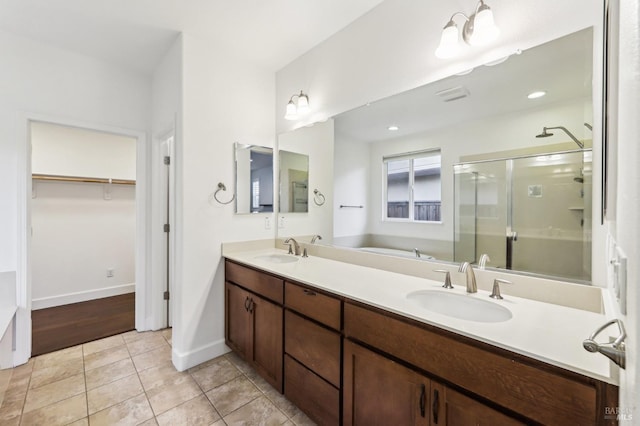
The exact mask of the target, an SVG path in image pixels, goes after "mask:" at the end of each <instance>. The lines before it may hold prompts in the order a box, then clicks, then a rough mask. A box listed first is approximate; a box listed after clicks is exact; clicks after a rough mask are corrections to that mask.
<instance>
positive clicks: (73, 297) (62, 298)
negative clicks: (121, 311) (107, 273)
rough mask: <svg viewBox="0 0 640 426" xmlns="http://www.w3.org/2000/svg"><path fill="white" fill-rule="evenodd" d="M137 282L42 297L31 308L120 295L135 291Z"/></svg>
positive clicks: (42, 307) (35, 308) (32, 302)
mask: <svg viewBox="0 0 640 426" xmlns="http://www.w3.org/2000/svg"><path fill="white" fill-rule="evenodd" d="M135 291H136V285H135V283H132V284H123V285H117V286H114V287H106V288H99V289H96V290H87V291H79V292H77V293H67V294H61V295H59V296H51V297H42V298H40V299H33V300H32V301H31V310H32V311H36V310H38V309H45V308H52V307H54V306H62V305H68V304H70V303H78V302H86V301H87V300H94V299H102V298H104V297H111V296H119V295H121V294H127V293H134V292H135Z"/></svg>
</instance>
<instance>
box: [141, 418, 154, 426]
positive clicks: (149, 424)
mask: <svg viewBox="0 0 640 426" xmlns="http://www.w3.org/2000/svg"><path fill="white" fill-rule="evenodd" d="M138 426H158V422H157V421H156V418H155V417H152V418H150V419H149V420H147V421H146V422H142V423H138Z"/></svg>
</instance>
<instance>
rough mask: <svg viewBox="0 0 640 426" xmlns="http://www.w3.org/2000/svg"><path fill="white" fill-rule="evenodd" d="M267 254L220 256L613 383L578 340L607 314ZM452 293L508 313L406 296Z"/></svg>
mask: <svg viewBox="0 0 640 426" xmlns="http://www.w3.org/2000/svg"><path fill="white" fill-rule="evenodd" d="M269 254H286V252H285V251H284V250H278V249H274V248H270V249H260V250H250V251H232V252H225V253H224V257H226V258H228V259H230V260H234V261H237V262H240V263H243V264H246V265H249V266H254V267H256V268H259V269H262V270H265V271H267V272H271V273H273V274H276V275H279V276H282V277H285V278H288V279H291V280H293V281H297V282H300V283H304V284H309V285H312V286H315V287H317V288H319V289H324V290H327V291H330V292H332V293H335V294H337V295H341V296H345V297H348V298H350V299H353V300H356V301H360V302H363V303H366V304H368V305H371V306H376V307H379V308H381V309H384V310H387V311H389V312H393V313H396V314H400V315H403V316H405V317H408V318H412V319H414V320H417V321H420V322H423V323H425V324H430V325H433V326H436V327H440V328H442V329H445V330H449V331H452V332H454V333H457V334H460V335H464V336H467V337H471V338H473V339H476V340H478V341H482V342H485V343H488V344H490V345H493V346H497V347H500V348H504V349H507V350H509V351H512V352H516V353H519V354H522V355H526V356H528V357H531V358H534V359H537V360H540V361H543V362H547V363H549V364H552V365H555V366H558V367H561V368H564V369H567V370H570V371H574V372H576V373H580V374H583V375H586V376H589V377H592V378H595V379H598V380H602V381H604V382H607V383H612V384H615V385H617V384H618V378H617V371H618V370H617V369H618V367H617V366H615V365H614V364H613V363H612V362H611V361H609V359H607V358H606V357H604V356H603V355H600V354H593V353H589V352H587V351H586V350H585V349H584V348H583V347H582V341H583V340H584V339H586V338H587V337H588V336H589V335H590V334H591V333H592V332H593V331H594V330H596V329H597V328H599V327H600V326H602V325H603V324H604V323H605V322H606V321H607V319H608V318H607V317H606V316H605V315H603V314H597V313H593V312H588V311H583V310H579V309H574V308H568V307H564V306H558V305H553V304H550V303H543V302H537V301H532V300H528V299H523V298H518V297H515V296H507V295H505V296H504V300H493V299H491V298H489V293H488V292H486V291H482V290H478V293H474V294H467V293H466V291H465V288H464V287H462V286H455V288H454V289H453V290H444V289H443V288H442V283H441V282H437V281H433V280H430V279H425V278H418V277H413V276H409V275H403V274H398V273H394V272H388V271H383V270H380V269H374V268H368V267H364V266H358V265H353V264H350V263H344V262H339V261H335V260H329V259H325V258H321V257H317V256H313V257H308V258H302V257H299V258H298V261H297V262H293V263H273V262H270V261H267V260H262V259H257V257H259V256H264V255H269ZM429 289H433V290H443V291H451V292H453V293H457V294H460V295H464V296H465V297H475V298H480V299H481V300H485V301H488V302H491V303H496V304H500V305H503V306H505V307H507V308H508V309H509V310H510V311H511V312H512V314H513V316H512V318H511V319H509V320H507V321H504V322H495V323H486V322H475V321H468V320H462V319H457V318H453V317H450V316H446V315H441V314H437V313H434V312H431V311H427V310H426V309H424V308H422V307H420V306H418V305H417V304H415V302H413V301H411V300H407V298H406V296H407V294H409V293H411V292H414V291H417V290H429Z"/></svg>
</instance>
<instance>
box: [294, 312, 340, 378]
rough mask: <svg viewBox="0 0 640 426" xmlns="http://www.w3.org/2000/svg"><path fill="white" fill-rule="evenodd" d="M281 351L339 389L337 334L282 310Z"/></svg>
mask: <svg viewBox="0 0 640 426" xmlns="http://www.w3.org/2000/svg"><path fill="white" fill-rule="evenodd" d="M284 324H285V325H284V351H285V352H286V353H288V354H289V355H291V356H292V357H294V358H295V359H297V360H298V361H299V362H301V363H302V364H304V365H305V366H306V367H307V368H309V369H311V370H313V371H314V372H315V373H316V374H318V375H319V376H321V377H323V378H324V379H325V380H327V381H328V382H330V383H331V384H333V385H334V386H335V387H337V388H339V387H340V334H338V333H336V332H334V331H331V330H327V329H326V328H324V327H321V326H319V325H318V324H316V323H314V322H313V321H309V320H307V319H304V318H302V317H301V316H299V315H296V314H295V313H293V312H291V311H289V310H286V311H285V318H284Z"/></svg>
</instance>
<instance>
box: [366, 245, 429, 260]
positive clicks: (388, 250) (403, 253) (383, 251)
mask: <svg viewBox="0 0 640 426" xmlns="http://www.w3.org/2000/svg"><path fill="white" fill-rule="evenodd" d="M358 250H360V251H366V252H368V253H377V254H385V255H387V256H396V257H406V258H409V259H416V254H415V253H414V252H413V251H407V250H399V249H392V248H385V247H358ZM420 259H423V260H426V259H435V257H433V256H429V255H428V254H424V253H420Z"/></svg>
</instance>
